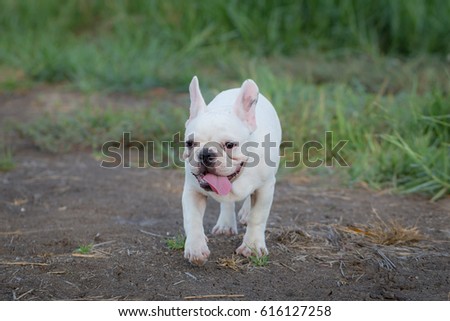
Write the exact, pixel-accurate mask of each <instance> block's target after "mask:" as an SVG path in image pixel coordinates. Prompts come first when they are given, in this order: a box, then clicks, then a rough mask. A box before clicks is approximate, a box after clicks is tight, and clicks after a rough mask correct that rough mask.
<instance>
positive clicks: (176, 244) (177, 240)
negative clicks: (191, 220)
mask: <svg viewBox="0 0 450 321" xmlns="http://www.w3.org/2000/svg"><path fill="white" fill-rule="evenodd" d="M185 242H186V237H185V236H184V235H183V234H181V233H180V234H177V235H176V236H174V237H172V238H169V239H167V240H166V245H167V247H168V248H169V249H170V250H176V251H178V250H184V243H185Z"/></svg>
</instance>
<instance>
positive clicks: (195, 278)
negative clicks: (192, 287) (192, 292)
mask: <svg viewBox="0 0 450 321" xmlns="http://www.w3.org/2000/svg"><path fill="white" fill-rule="evenodd" d="M184 274H186V275H187V276H189V277H191V278H193V279H194V280H196V281H197V277H196V276H195V275H193V274H191V273H189V272H184Z"/></svg>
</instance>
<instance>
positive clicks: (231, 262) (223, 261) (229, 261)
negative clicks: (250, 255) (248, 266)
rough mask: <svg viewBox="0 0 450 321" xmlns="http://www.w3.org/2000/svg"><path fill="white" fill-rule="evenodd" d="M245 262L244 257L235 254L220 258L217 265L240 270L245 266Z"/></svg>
mask: <svg viewBox="0 0 450 321" xmlns="http://www.w3.org/2000/svg"><path fill="white" fill-rule="evenodd" d="M244 262H246V261H245V260H244V259H243V258H241V257H239V256H237V255H234V254H233V255H232V256H231V257H225V258H219V259H218V260H217V265H218V266H220V267H224V268H227V269H232V270H233V271H236V272H238V271H240V270H242V268H243V267H244Z"/></svg>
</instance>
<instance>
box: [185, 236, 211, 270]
mask: <svg viewBox="0 0 450 321" xmlns="http://www.w3.org/2000/svg"><path fill="white" fill-rule="evenodd" d="M209 254H210V252H209V249H208V245H206V237H205V238H199V239H198V240H191V239H189V238H187V239H186V243H185V245H184V257H185V258H186V259H188V260H189V262H190V263H191V264H194V265H197V266H202V265H204V264H205V263H206V261H207V260H208V257H209Z"/></svg>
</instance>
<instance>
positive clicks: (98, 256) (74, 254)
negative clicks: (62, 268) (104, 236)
mask: <svg viewBox="0 0 450 321" xmlns="http://www.w3.org/2000/svg"><path fill="white" fill-rule="evenodd" d="M72 256H74V257H86V258H105V257H106V256H105V255H98V254H83V253H72Z"/></svg>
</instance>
